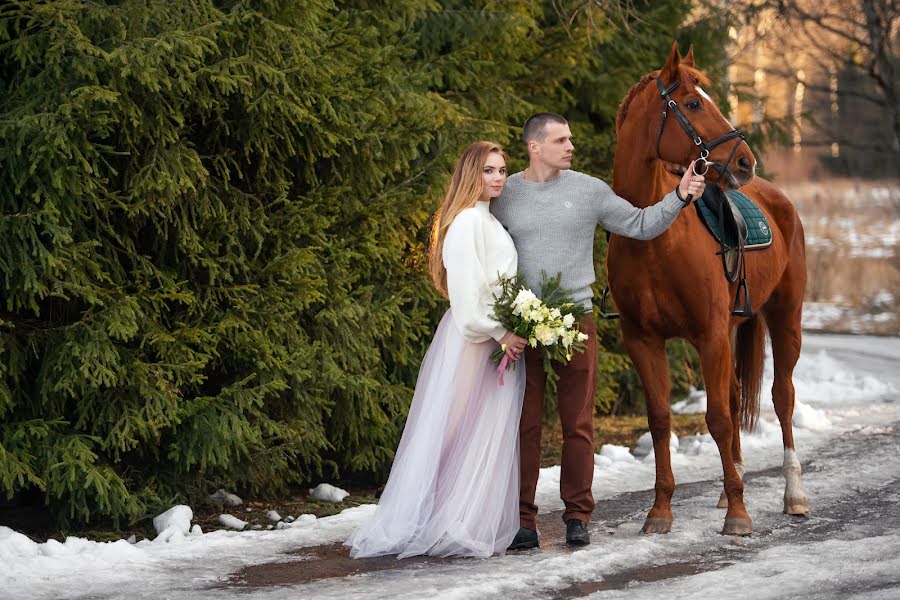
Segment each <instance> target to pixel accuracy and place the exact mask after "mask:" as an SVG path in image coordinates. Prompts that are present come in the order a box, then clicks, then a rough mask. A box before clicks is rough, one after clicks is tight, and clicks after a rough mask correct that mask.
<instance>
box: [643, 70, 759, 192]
mask: <svg viewBox="0 0 900 600" xmlns="http://www.w3.org/2000/svg"><path fill="white" fill-rule="evenodd" d="M679 85H681V82H680V81H675V83H673V84H672V85H670V86H669V87H668V88H666V87H663V83H662V80H660V79H659V78H658V77H657V79H656V87H658V88H659V93H660V95H661V96H662V99H663V101H664V102H665V103H666V104H665V106H664V107H663V113H662V120H661V121H660V122H659V133H658V134H657V136H656V156H657V157H659V158H662V156H660V153H659V145H660V143H661V142H662V134H663V128H664V127H665V126H666V117H668V116H669V110H670V109H671V111H672V112H673V113H675V118H677V119H678V122H679V123H680V124H681V128H682V129H683V130H684V132H685V133H686V134H688V137H690V138H691V139H692V140H693V141H694V144H695V145H696V146H697V147H698V148H700V158H699V159H698V160H697V161H696V162H694V173H695V174H697V175H706V172H707V171H708V170H709V166H710V165H712V166H713V167H715V168H716V170H717V171H718V172H719V176H720V177H724V176H725V173H728V175H729V176H730V177H731V179H732V181H733V180H734V179H735V178H734V175H733V174H732V173H731V171H729V170H728V165H729V164H730V163H731V159H732V158H734V153H735V152H737V149H738V148H739V147H740V145H741V142H743V141H745V140H746V139H747V136H745V135H744V132H743V131H740V130H739V129H732V130H731V131H729V132H728V133H726V134H725V135H722V136H719V137H717V138H716V139H714V140H712V141H711V142H704V141H703V138H701V137H700V134H699V133H697V130H696V129H694V126H693V125H691V122H690V120H689V119H688V118H687V115H685V114H684V112H683V111H682V110H681V108H679V107H678V103H677V102H675V100H673V99H672V98H671V97H670V96H669V95H670V94H671V93H672V92H673V91H675V88H677V87H678V86H679ZM735 138H738V140H737V142H736V143H735V145H734V147H733V148H732V149H731V153H730V154H729V155H728V159H727V160H726V161H725V164H722V165H719V164H718V163H715V162H712V161H710V160H708V157H709V153H710V152H711V151H712V150H713V149H714V148H715V147H716V146H719V145H721V144H724V143H725V142H727V141H728V140H733V139H735ZM701 161H702V162H703V170H702V171H699V172H698V171H697V163H698V162H701Z"/></svg>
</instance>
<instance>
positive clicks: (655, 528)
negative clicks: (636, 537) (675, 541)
mask: <svg viewBox="0 0 900 600" xmlns="http://www.w3.org/2000/svg"><path fill="white" fill-rule="evenodd" d="M670 531H672V519H671V518H668V519H666V518H663V517H647V520H646V521H644V527H643V528H642V529H641V533H669V532H670Z"/></svg>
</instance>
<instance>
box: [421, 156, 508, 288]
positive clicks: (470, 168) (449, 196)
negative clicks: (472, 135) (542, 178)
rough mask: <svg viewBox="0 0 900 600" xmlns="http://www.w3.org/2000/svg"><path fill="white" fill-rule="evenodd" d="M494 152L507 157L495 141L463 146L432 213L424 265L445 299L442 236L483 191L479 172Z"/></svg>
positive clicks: (445, 286)
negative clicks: (446, 186) (438, 205)
mask: <svg viewBox="0 0 900 600" xmlns="http://www.w3.org/2000/svg"><path fill="white" fill-rule="evenodd" d="M494 152H496V153H497V154H500V155H501V156H503V160H506V159H507V158H508V157H507V156H506V153H505V152H504V151H503V148H501V147H500V145H499V144H495V143H494V142H475V143H474V144H472V145H471V146H469V147H468V148H466V149H465V150H464V151H463V153H462V155H461V156H460V157H459V160H457V161H456V166H455V167H454V168H453V175H452V176H451V177H450V186H449V187H448V188H447V193H446V194H444V200H443V202H441V207H440V208H439V209H438V210H437V212H436V213H434V219H432V225H431V244H430V246H429V253H428V268H429V271H430V272H431V281H432V282H433V283H434V287H435V288H437V291H439V292H440V293H441V294H442V295H443V296H444V297H445V298H446V297H447V269H445V268H444V260H443V257H442V253H443V251H444V238H445V237H447V230H448V229H449V228H450V224H451V223H453V219H455V218H456V216H457V215H458V214H459V213H460V212H462V211H463V210H465V209H467V208H472V207H473V206H475V203H476V202H477V201H478V200H479V198H481V194H482V193H484V179H483V177H482V174H481V171H482V169H483V168H484V163H485V161H486V160H487V157H488V155H489V154H492V153H494Z"/></svg>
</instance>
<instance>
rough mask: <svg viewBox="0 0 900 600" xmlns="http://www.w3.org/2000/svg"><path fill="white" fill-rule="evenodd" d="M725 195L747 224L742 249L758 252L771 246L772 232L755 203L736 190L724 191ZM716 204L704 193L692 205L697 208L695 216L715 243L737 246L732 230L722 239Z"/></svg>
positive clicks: (712, 196) (735, 235) (710, 195)
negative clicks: (696, 215)
mask: <svg viewBox="0 0 900 600" xmlns="http://www.w3.org/2000/svg"><path fill="white" fill-rule="evenodd" d="M707 192H711V190H710V188H707ZM725 195H726V196H728V199H729V200H731V202H732V203H733V204H734V205H735V206H737V208H738V210H740V211H741V215H743V217H744V222H746V223H747V241H746V243H745V245H744V248H745V249H747V250H760V249H762V248H768V247H769V246H771V245H772V230H771V229H770V228H769V221H768V219H766V216H765V215H764V214H763V212H762V211H761V210H760V209H759V207H758V206H757V205H756V203H755V202H753V200H751V199H750V198H748V197H747V196H745V195H744V194H742V193H741V192H739V191H738V190H725ZM716 202H717V200H716V198H715V196H714V195H712V193H710V194H707V193H706V192H704V194H703V196H702V197H701V198H700V199H699V200H698V201H697V202H695V203H694V204H696V206H697V214H699V215H700V220H701V221H703V223H704V225H706V228H707V229H709V232H710V233H711V234H712V235H713V237H714V238H716V240H717V241H724V243H725V245H726V246H732V247H733V246H737V244H738V240H737V232H736V231H734V230H732V229H727V230H726V231H725V233H724V236H725V239H724V240H723V239H722V236H723V233H722V230H723V227H722V224H721V223H719V220H718V216H717V215H718V210H717V209H716V204H715V203H716Z"/></svg>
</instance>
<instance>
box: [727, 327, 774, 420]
mask: <svg viewBox="0 0 900 600" xmlns="http://www.w3.org/2000/svg"><path fill="white" fill-rule="evenodd" d="M765 349H766V324H765V321H764V320H763V318H762V317H761V316H759V315H758V314H757V315H756V316H754V317H753V318H752V319H750V320H749V321H745V322H744V323H741V325H740V326H739V327H738V328H737V335H736V336H735V344H734V363H735V374H736V375H737V378H738V380H739V381H740V384H741V429H743V430H744V431H753V430H754V429H756V422H757V421H758V420H759V395H760V390H761V388H762V375H763V363H764V361H765Z"/></svg>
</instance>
